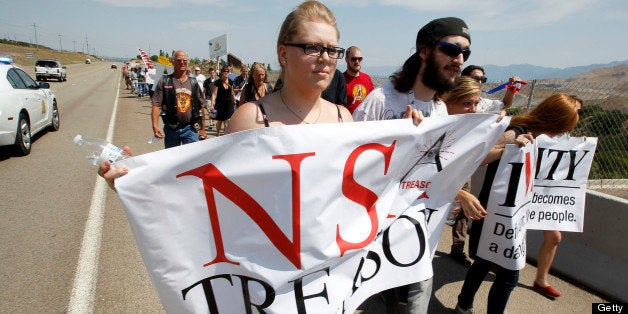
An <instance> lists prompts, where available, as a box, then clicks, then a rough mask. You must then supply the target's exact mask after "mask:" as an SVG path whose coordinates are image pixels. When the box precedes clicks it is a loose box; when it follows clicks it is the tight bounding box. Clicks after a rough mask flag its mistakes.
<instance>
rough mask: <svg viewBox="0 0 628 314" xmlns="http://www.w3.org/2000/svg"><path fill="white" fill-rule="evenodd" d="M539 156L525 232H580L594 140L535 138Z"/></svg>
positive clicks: (559, 137)
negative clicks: (526, 230)
mask: <svg viewBox="0 0 628 314" xmlns="http://www.w3.org/2000/svg"><path fill="white" fill-rule="evenodd" d="M536 143H537V147H538V156H537V161H536V174H535V178H534V189H533V190H532V199H531V203H530V205H529V207H530V208H529V209H528V213H529V216H528V217H529V222H528V229H536V230H559V231H576V232H582V230H583V223H584V205H585V197H586V194H587V193H586V188H587V180H588V178H589V171H590V170H591V164H592V163H593V155H594V154H595V148H596V147H597V138H595V137H587V138H582V137H569V136H567V135H564V136H556V137H549V136H546V135H541V136H538V137H537V138H536Z"/></svg>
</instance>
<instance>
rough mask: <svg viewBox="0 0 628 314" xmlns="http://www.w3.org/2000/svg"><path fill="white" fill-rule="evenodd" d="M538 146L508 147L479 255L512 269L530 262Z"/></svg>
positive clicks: (488, 206)
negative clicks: (528, 251) (530, 221)
mask: <svg viewBox="0 0 628 314" xmlns="http://www.w3.org/2000/svg"><path fill="white" fill-rule="evenodd" d="M535 155H536V146H535V144H531V143H528V145H526V146H525V147H522V148H520V147H518V146H517V145H514V144H508V145H506V149H505V150H504V153H503V154H502V157H501V160H500V161H499V166H498V167H497V171H496V172H495V179H494V180H493V184H492V186H491V192H490V195H489V197H488V202H487V204H486V211H487V212H488V214H487V215H486V218H485V219H484V223H483V225H482V234H481V235H480V242H479V244H478V249H477V255H478V256H479V257H481V258H483V259H485V260H488V261H491V262H494V263H495V264H497V265H500V266H502V267H504V268H507V269H510V270H518V269H522V268H523V266H525V263H526V232H527V223H528V215H527V211H528V210H529V208H530V207H529V204H530V202H529V199H530V196H531V195H532V188H533V185H534V161H535V160H536V156H535Z"/></svg>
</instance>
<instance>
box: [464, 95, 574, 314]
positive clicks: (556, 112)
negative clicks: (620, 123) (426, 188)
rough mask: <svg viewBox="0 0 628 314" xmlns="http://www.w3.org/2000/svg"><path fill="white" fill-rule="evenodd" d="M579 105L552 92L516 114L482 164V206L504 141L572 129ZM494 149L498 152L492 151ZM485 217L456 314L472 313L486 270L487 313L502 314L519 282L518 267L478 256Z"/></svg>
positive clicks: (476, 225)
mask: <svg viewBox="0 0 628 314" xmlns="http://www.w3.org/2000/svg"><path fill="white" fill-rule="evenodd" d="M581 106H582V104H581V103H579V102H578V101H577V99H576V98H574V97H572V96H569V95H567V94H564V93H558V94H554V95H552V96H550V97H548V98H546V99H545V100H543V101H542V102H541V103H539V104H538V105H537V106H536V107H534V109H532V110H531V111H530V112H529V113H525V114H521V115H516V116H514V117H513V118H512V119H511V120H510V125H509V126H508V128H507V129H506V131H505V132H504V135H503V136H502V137H500V138H499V140H498V141H497V143H496V144H495V146H494V148H493V149H491V152H489V155H488V156H487V159H485V163H487V164H488V166H487V169H486V175H485V177H484V183H483V185H482V189H481V192H480V195H479V197H478V199H479V200H480V203H481V204H482V206H483V207H484V208H486V205H487V203H488V199H489V196H490V193H491V186H492V185H493V181H494V179H495V174H496V172H497V168H498V166H499V162H500V159H501V155H502V154H503V152H504V147H505V145H506V144H517V145H519V146H525V145H526V144H527V143H529V142H533V141H534V138H536V137H537V136H539V135H541V134H545V135H548V136H556V135H560V134H562V133H565V132H569V131H571V130H573V128H574V127H575V126H576V124H577V123H578V121H579V119H580V117H579V111H580V110H581V109H582V107H581ZM495 152H497V153H495ZM483 224H484V219H480V220H478V221H474V222H473V224H472V225H471V232H470V239H469V251H470V254H471V256H472V257H473V258H474V262H473V264H471V267H469V270H468V271H467V275H466V276H465V279H464V284H463V285H462V289H461V290H460V294H458V303H457V304H456V308H455V312H456V313H473V301H474V299H475V294H476V292H477V291H478V289H479V288H480V285H481V284H482V282H483V281H484V278H485V277H486V275H487V274H488V272H489V271H493V272H494V273H495V280H494V281H493V284H492V285H491V289H490V291H489V294H488V301H487V312H488V313H503V312H504V311H505V310H506V306H507V304H508V300H509V298H510V294H511V292H512V291H513V290H514V288H515V287H516V286H517V283H518V282H519V270H511V269H507V268H505V267H502V266H500V265H497V264H495V263H493V262H491V261H488V260H485V259H483V258H481V257H479V256H477V249H478V245H479V241H480V237H481V235H482V227H483Z"/></svg>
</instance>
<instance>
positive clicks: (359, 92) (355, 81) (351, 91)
mask: <svg viewBox="0 0 628 314" xmlns="http://www.w3.org/2000/svg"><path fill="white" fill-rule="evenodd" d="M343 74H344V76H345V81H346V82H347V104H346V105H345V106H346V107H347V109H349V111H350V112H351V113H353V110H355V108H357V107H358V105H359V104H360V103H361V102H362V100H364V98H366V95H368V93H370V92H371V91H372V90H373V89H375V86H374V85H373V81H372V80H371V77H370V76H369V75H368V74H366V73H364V72H360V75H358V76H351V75H349V74H347V72H346V71H345V72H344V73H343Z"/></svg>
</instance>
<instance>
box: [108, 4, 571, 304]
mask: <svg viewBox="0 0 628 314" xmlns="http://www.w3.org/2000/svg"><path fill="white" fill-rule="evenodd" d="M339 36H340V33H339V30H338V28H337V24H336V19H335V17H334V15H333V13H332V12H331V11H330V10H329V9H328V8H327V7H326V6H325V5H323V4H321V3H320V2H318V1H305V2H303V3H302V4H300V5H299V6H298V7H297V8H296V9H295V10H294V11H292V12H291V13H290V14H289V15H288V16H287V17H286V19H285V20H284V22H283V24H282V25H281V28H280V31H279V35H278V38H277V59H278V62H279V64H280V66H281V74H280V77H279V80H278V81H277V82H276V83H275V84H274V86H273V85H271V83H270V82H268V75H267V73H266V68H265V66H264V64H261V63H253V64H252V65H251V66H250V69H249V67H248V66H246V65H243V66H242V67H241V68H240V75H239V76H238V77H237V78H236V79H235V80H232V79H230V75H231V73H232V71H233V67H232V66H231V65H229V64H226V65H224V66H222V67H221V68H220V69H218V68H216V69H214V68H211V69H209V71H208V76H207V77H206V76H204V75H203V74H202V73H201V69H200V68H195V69H194V74H188V71H189V66H188V62H189V60H188V56H187V53H186V52H185V51H182V50H179V51H176V52H175V54H174V56H173V57H172V62H173V65H174V72H173V73H172V74H169V75H165V76H164V77H163V78H161V79H160V80H159V81H158V82H156V83H154V82H150V83H149V81H150V79H149V77H150V74H146V72H147V71H145V70H138V69H135V71H133V70H129V73H128V74H129V75H128V80H127V81H126V85H127V89H129V88H130V89H132V90H134V91H137V92H136V93H137V94H138V96H139V97H141V96H142V95H143V94H144V89H143V87H140V86H141V85H143V84H144V83H145V84H156V85H155V89H154V94H151V95H150V96H151V102H152V112H151V118H152V127H153V134H154V136H156V137H158V138H164V139H165V141H164V145H165V148H170V147H174V146H178V145H182V144H187V143H191V142H195V141H198V140H201V139H204V138H206V137H207V133H206V125H205V120H206V119H207V118H206V117H208V118H209V119H211V120H215V121H216V136H220V135H221V132H223V133H224V134H229V133H233V132H238V131H242V130H248V129H255V128H264V127H272V126H278V125H292V124H317V123H346V122H352V121H369V120H387V119H405V118H409V119H412V120H413V122H414V124H415V125H419V124H420V123H421V122H422V121H423V119H425V118H427V117H431V118H434V119H438V118H439V117H443V116H447V115H452V114H468V113H475V112H490V113H498V114H499V115H500V117H502V116H503V115H505V114H506V111H505V110H506V109H508V108H510V106H512V103H513V99H514V97H515V93H516V91H517V89H515V88H509V89H508V90H507V91H506V93H505V95H504V97H503V99H501V100H491V99H487V98H484V97H483V96H482V86H483V84H484V83H486V81H487V78H486V76H485V75H486V74H485V72H484V69H483V68H482V67H480V66H476V65H469V66H466V67H464V63H465V62H466V61H467V59H468V58H469V55H470V53H471V50H470V46H471V33H470V32H469V27H468V26H467V24H466V23H465V22H464V21H463V20H461V19H459V18H455V17H446V18H439V19H435V20H433V21H430V22H429V23H427V24H426V25H424V26H423V27H422V28H421V29H420V30H419V32H418V34H417V37H416V41H415V47H416V50H415V51H416V52H415V53H414V54H412V55H411V56H410V57H409V58H408V59H407V60H406V61H405V62H404V64H403V65H401V67H400V69H399V70H398V71H397V72H395V73H392V74H391V75H390V79H389V80H388V81H386V82H384V83H383V84H382V85H381V86H378V87H376V86H375V85H374V84H373V81H372V79H371V77H370V76H369V75H368V74H367V73H364V72H363V71H362V64H363V62H364V60H365V57H364V56H363V55H362V52H361V50H360V48H358V47H357V46H350V47H349V48H347V49H346V50H345V49H344V48H341V47H338V39H339ZM343 58H344V61H345V62H346V64H347V69H346V71H345V72H344V73H342V72H340V71H339V70H338V69H337V68H336V67H337V62H338V60H341V59H343ZM216 71H218V73H216ZM126 77H127V76H126V74H125V78H126ZM141 77H143V79H142V78H141ZM519 81H521V79H520V78H519V77H517V76H512V77H511V78H510V79H509V82H510V83H511V85H512V84H516V83H517V82H519ZM149 86H150V85H149ZM151 89H152V88H148V91H150V90H151ZM582 105H583V104H582V101H581V100H580V99H578V98H577V97H575V96H569V95H566V94H562V93H559V94H556V95H552V96H550V97H548V98H547V99H545V100H544V101H543V102H542V103H541V104H539V105H538V106H537V107H535V108H534V109H533V110H532V111H530V112H529V113H525V114H521V115H516V116H514V117H513V118H512V120H511V122H510V126H509V127H508V129H507V131H506V132H505V133H504V136H502V137H501V138H500V140H499V141H498V142H497V143H496V144H495V146H494V147H493V149H491V151H490V152H489V153H488V155H487V156H486V159H485V161H484V164H486V165H488V166H487V173H486V176H485V180H484V187H486V186H488V187H489V189H487V188H482V193H480V194H479V195H474V194H473V193H471V192H470V186H469V184H470V183H468V184H466V185H465V187H463V188H462V189H461V190H460V191H458V193H457V196H456V199H455V200H452V202H453V203H454V204H455V206H454V207H455V209H454V212H455V217H456V221H455V224H454V226H453V228H452V238H453V243H452V245H451V252H450V256H451V257H452V258H453V259H455V260H456V261H458V262H459V263H460V264H462V265H464V266H466V267H469V268H468V272H467V275H466V278H465V282H464V285H463V287H462V290H461V292H460V294H459V295H458V304H457V305H456V308H455V311H456V312H457V313H471V312H472V311H473V302H474V296H475V293H476V292H477V290H478V288H479V286H480V284H481V283H482V282H483V280H484V278H485V277H486V275H487V273H488V272H489V271H490V270H493V271H494V272H495V275H496V278H495V281H494V283H493V285H492V288H491V291H490V293H489V298H488V303H487V304H488V312H489V313H502V312H504V310H505V309H506V306H507V302H508V298H509V295H510V293H511V291H512V290H513V289H514V288H515V286H516V284H517V282H518V271H513V270H509V269H505V268H503V267H501V266H499V265H497V264H495V263H493V262H490V261H487V260H484V259H482V258H480V257H478V256H477V255H476V254H475V253H476V250H477V244H478V239H479V234H480V232H481V226H482V223H483V220H484V218H485V217H486V215H487V211H486V209H485V208H486V205H487V199H488V194H487V193H488V191H489V190H490V184H491V182H492V180H493V176H494V175H495V170H496V167H497V164H498V163H499V160H500V158H501V154H503V152H504V147H505V145H506V144H517V145H520V146H523V145H525V144H526V143H528V142H531V141H534V138H535V137H536V136H538V135H540V134H548V135H550V136H553V135H559V134H561V133H565V132H569V131H570V130H572V129H573V128H574V127H575V125H576V123H577V122H578V121H579V117H580V115H581V113H582V110H581V109H582ZM160 119H161V120H162V122H163V128H160V127H159V122H160ZM211 120H210V125H211V124H213V121H211ZM223 128H224V131H223ZM125 150H126V151H127V153H129V154H130V149H129V148H128V147H125ZM128 171H129V169H127V168H125V167H120V168H112V167H110V164H109V163H108V162H105V163H103V164H101V165H100V167H99V174H100V175H101V176H103V177H104V178H105V179H106V180H107V182H108V183H109V185H110V186H111V187H112V188H114V179H115V178H117V177H119V176H121V175H124V174H126V173H127V172H128ZM469 220H471V221H472V223H471V228H470V234H469V248H470V249H469V251H470V252H469V255H470V256H471V258H472V259H473V262H472V261H470V260H469V257H468V256H467V254H466V253H465V252H464V248H465V243H466V238H467V230H468V229H469V228H468V225H467V224H468V221H469ZM544 236H545V241H544V243H543V245H542V246H541V252H540V254H539V268H538V273H537V276H536V280H535V281H534V283H533V287H534V289H536V290H537V291H538V292H539V293H542V294H544V295H546V296H550V297H558V296H560V293H559V292H558V291H556V290H555V289H554V288H552V287H551V285H550V284H549V282H548V280H547V274H548V272H549V268H550V265H551V263H552V260H553V257H554V254H555V252H556V247H557V245H558V243H559V242H560V232H558V231H546V232H544ZM406 291H407V301H408V313H427V311H428V305H429V302H430V297H431V295H432V278H430V279H427V280H424V281H421V282H417V283H414V284H410V285H409V286H407V287H406ZM382 295H383V297H388V296H390V295H397V296H398V293H388V294H387V293H386V292H384V293H383V294H382Z"/></svg>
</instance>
